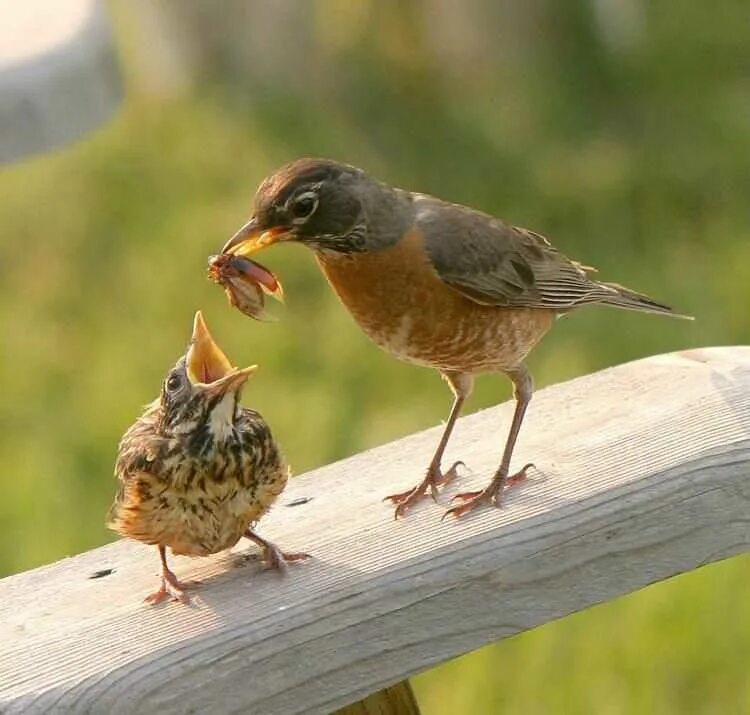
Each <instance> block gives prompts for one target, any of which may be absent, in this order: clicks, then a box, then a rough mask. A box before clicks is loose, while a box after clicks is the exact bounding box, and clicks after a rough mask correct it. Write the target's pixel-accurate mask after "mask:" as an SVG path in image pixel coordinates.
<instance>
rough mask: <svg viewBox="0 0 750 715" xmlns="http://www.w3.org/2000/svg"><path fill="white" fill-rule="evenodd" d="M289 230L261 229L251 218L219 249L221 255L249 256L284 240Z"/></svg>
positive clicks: (278, 227)
mask: <svg viewBox="0 0 750 715" xmlns="http://www.w3.org/2000/svg"><path fill="white" fill-rule="evenodd" d="M288 234H289V229H288V228H284V227H283V226H277V227H276V228H268V229H261V228H259V227H258V222H257V220H256V219H255V218H251V219H250V220H249V221H248V222H247V223H246V224H245V225H244V226H243V227H242V228H241V229H240V230H239V231H237V233H235V234H234V236H232V238H230V239H229V240H228V241H227V242H226V243H225V244H224V248H222V249H221V252H222V253H230V254H232V255H234V256H250V255H252V254H253V253H257V252H258V251H260V250H262V249H264V248H267V247H268V246H270V245H272V244H274V243H278V242H279V241H282V240H284V238H286V236H287V235H288Z"/></svg>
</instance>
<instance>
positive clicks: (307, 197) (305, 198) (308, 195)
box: [288, 191, 318, 224]
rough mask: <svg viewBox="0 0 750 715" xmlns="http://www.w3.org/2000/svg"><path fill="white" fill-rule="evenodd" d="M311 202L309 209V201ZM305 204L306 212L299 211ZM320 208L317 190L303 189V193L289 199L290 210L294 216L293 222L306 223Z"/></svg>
mask: <svg viewBox="0 0 750 715" xmlns="http://www.w3.org/2000/svg"><path fill="white" fill-rule="evenodd" d="M308 202H309V210H308V207H307V205H306V204H307V203H308ZM303 205H304V211H306V213H298V210H299V208H302V207H303ZM317 208H318V194H317V193H316V192H315V191H303V192H302V193H301V194H297V195H296V196H294V197H293V198H292V199H291V201H289V206H288V211H289V214H290V215H291V217H292V223H296V224H299V223H304V222H305V221H307V219H309V218H310V216H312V215H313V214H314V213H315V210H316V209H317Z"/></svg>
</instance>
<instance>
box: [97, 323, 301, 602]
mask: <svg viewBox="0 0 750 715" xmlns="http://www.w3.org/2000/svg"><path fill="white" fill-rule="evenodd" d="M254 369H255V368H254V367H251V368H245V369H244V370H238V369H236V368H232V366H231V364H230V363H229V360H228V359H227V358H226V356H225V355H224V353H223V352H222V351H221V350H220V349H219V347H218V345H216V343H215V342H214V341H213V339H212V338H211V335H210V333H209V332H208V329H207V328H206V325H205V323H204V321H203V318H202V316H201V314H200V312H199V313H197V314H196V317H195V325H194V329H193V337H192V340H191V344H190V347H189V348H188V351H187V353H186V354H185V355H184V356H183V357H182V358H180V360H179V361H178V362H177V364H176V365H175V367H174V368H172V369H171V370H170V371H169V374H168V375H167V377H166V379H165V381H164V384H163V387H162V391H161V395H160V397H159V398H158V399H157V400H156V401H154V402H153V403H151V404H150V405H149V406H148V407H147V408H146V410H145V412H144V413H143V415H141V417H139V418H138V420H137V421H136V422H135V424H133V426H132V427H130V429H129V430H128V431H127V432H126V433H125V435H124V436H123V438H122V441H121V442H120V446H119V450H118V455H117V462H116V465H115V474H116V476H117V478H118V480H119V491H118V493H117V497H116V499H115V502H114V504H113V506H112V509H111V510H110V515H109V526H110V528H112V529H113V530H114V531H116V532H117V533H119V534H121V535H122V536H127V537H129V538H132V539H136V540H138V541H142V542H144V543H147V544H154V545H156V546H158V548H159V553H160V557H161V562H162V580H161V587H160V588H159V590H158V591H156V592H155V593H153V594H152V595H150V596H149V597H148V598H147V599H146V600H147V601H149V602H151V603H158V602H159V601H161V600H163V599H164V598H166V597H168V596H171V597H173V598H175V599H178V600H181V601H183V602H187V600H188V599H187V596H186V595H185V587H186V584H182V583H180V582H179V581H178V580H177V578H176V577H175V575H174V574H173V573H172V571H170V570H169V568H168V566H167V562H166V547H169V548H170V549H171V550H172V551H173V552H174V553H175V554H185V555H188V556H206V555H208V554H214V553H216V552H218V551H222V550H223V549H228V548H230V547H231V546H234V544H236V543H237V541H239V539H240V538H241V537H242V536H247V537H248V538H250V539H252V540H253V541H255V542H256V543H257V544H259V545H260V546H261V547H262V548H263V549H264V552H265V557H266V559H267V561H268V562H269V564H270V565H271V566H274V567H280V566H281V565H282V564H283V563H284V562H285V561H294V560H299V559H302V558H306V554H284V553H282V552H281V551H279V549H278V548H277V547H276V546H275V545H274V544H272V543H270V542H268V541H266V540H265V539H263V538H261V537H260V536H258V535H257V534H256V533H255V531H254V530H253V528H252V527H253V525H254V524H255V523H256V522H257V521H258V520H259V519H260V517H261V516H262V515H263V514H264V513H265V512H266V511H268V509H269V508H270V506H271V504H273V502H274V501H275V499H276V497H277V496H278V495H279V494H280V493H281V491H282V490H283V489H284V486H285V484H286V481H287V478H288V473H289V470H288V468H287V466H286V464H285V463H284V459H283V457H282V455H281V452H280V451H279V448H278V445H277V444H276V441H275V440H274V438H273V435H272V434H271V430H270V429H269V427H268V425H267V424H266V422H265V421H264V420H263V418H262V417H261V416H260V415H259V414H258V413H257V412H255V411H253V410H250V409H247V408H243V407H240V406H239V404H238V400H239V395H240V391H241V389H242V386H243V385H244V383H245V380H246V379H247V377H248V376H249V375H250V374H251V373H252V372H253V370H254Z"/></svg>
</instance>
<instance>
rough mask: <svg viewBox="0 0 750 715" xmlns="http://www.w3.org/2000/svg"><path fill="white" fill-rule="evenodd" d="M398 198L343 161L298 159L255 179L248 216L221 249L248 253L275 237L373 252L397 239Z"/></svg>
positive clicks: (399, 195) (400, 202)
mask: <svg viewBox="0 0 750 715" xmlns="http://www.w3.org/2000/svg"><path fill="white" fill-rule="evenodd" d="M403 196H404V194H403V192H398V191H396V190H394V189H391V188H390V187H388V186H386V185H385V184H382V183H380V182H379V181H377V180H375V179H373V178H372V177H370V176H368V175H367V174H366V173H365V172H364V171H362V170H361V169H357V168H356V167H353V166H349V165H348V164H340V163H339V162H336V161H332V160H330V159H298V160H297V161H294V162H292V163H291V164H287V165H286V166H284V167H282V168H281V169H279V170H278V171H276V172H275V173H274V174H272V175H271V176H269V177H268V178H266V179H265V180H264V181H263V182H262V183H261V185H260V187H259V188H258V191H257V192H256V194H255V201H254V207H253V216H252V217H251V219H250V220H249V221H248V222H247V223H246V224H245V225H244V226H243V227H242V228H241V229H240V230H239V231H238V232H237V233H236V234H235V235H234V236H233V237H232V238H231V239H230V240H229V241H228V242H227V243H226V245H225V246H224V249H223V251H224V252H225V253H234V254H237V255H250V254H251V253H255V252H256V251H259V250H260V249H262V248H265V247H266V246H269V245H271V244H273V243H278V242H281V241H296V242H299V243H302V244H305V245H307V246H309V247H311V248H313V249H315V250H331V251H337V252H341V253H355V252H362V251H368V250H376V249H378V248H382V247H384V246H386V245H389V244H391V243H394V242H395V241H396V240H398V237H399V236H400V229H401V228H402V226H403V225H404V224H405V220H402V218H401V215H402V214H403V211H401V212H400V211H399V210H398V209H399V208H402V207H404V206H407V205H408V202H405V201H404V198H403ZM374 218H377V220H376V221H374V220H373V219H374Z"/></svg>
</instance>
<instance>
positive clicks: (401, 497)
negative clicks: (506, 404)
mask: <svg viewBox="0 0 750 715" xmlns="http://www.w3.org/2000/svg"><path fill="white" fill-rule="evenodd" d="M442 376H443V379H444V380H445V381H446V382H447V383H448V385H449V386H450V388H451V391H452V392H453V406H452V407H451V412H450V415H448V422H447V423H446V425H445V429H444V430H443V436H442V437H441V438H440V442H439V443H438V446H437V449H436V450H435V454H434V456H433V457H432V461H431V462H430V464H429V466H428V467H427V473H426V474H425V477H424V479H423V480H422V481H421V482H420V483H419V484H417V485H416V486H415V487H413V488H412V489H408V490H407V491H405V492H401V493H400V494H391V495H389V496H387V497H385V498H386V499H390V500H391V501H392V502H393V503H394V504H395V505H396V511H395V512H394V514H393V516H394V518H395V519H398V518H399V517H401V516H403V515H404V513H405V512H406V510H407V509H409V508H410V507H412V506H414V504H416V503H417V502H418V501H419V500H420V499H422V498H423V497H424V496H426V495H427V490H428V489H429V490H430V494H431V495H432V498H433V499H434V500H435V501H437V495H438V489H437V488H438V487H439V486H441V485H443V484H447V483H448V482H450V481H451V479H453V478H454V477H455V476H456V474H457V473H458V472H457V467H458V465H459V464H463V462H461V461H458V462H454V463H453V465H452V466H451V467H450V469H448V470H447V471H446V472H443V471H441V469H440V462H441V461H442V459H443V452H445V448H446V446H447V445H448V440H449V439H450V436H451V432H453V426H454V425H455V424H456V420H457V419H458V415H459V413H460V412H461V407H462V405H463V404H464V401H465V400H466V398H467V397H468V396H469V395H470V394H471V389H472V387H473V386H474V378H473V377H472V376H471V375H469V374H467V373H463V372H443V373H442Z"/></svg>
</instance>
